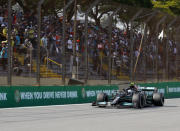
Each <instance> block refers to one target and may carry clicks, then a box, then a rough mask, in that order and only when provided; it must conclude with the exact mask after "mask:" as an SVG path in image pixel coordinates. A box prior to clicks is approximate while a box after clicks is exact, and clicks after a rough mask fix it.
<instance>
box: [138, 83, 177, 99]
mask: <svg viewBox="0 0 180 131" xmlns="http://www.w3.org/2000/svg"><path fill="white" fill-rule="evenodd" d="M139 86H141V87H157V88H158V91H159V92H162V93H164V96H165V98H180V82H162V83H144V84H139Z"/></svg>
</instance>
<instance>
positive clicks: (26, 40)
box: [0, 5, 177, 75]
mask: <svg viewBox="0 0 180 131" xmlns="http://www.w3.org/2000/svg"><path fill="white" fill-rule="evenodd" d="M62 20H63V18H62V17H57V16H54V15H49V16H44V17H43V18H42V22H41V44H40V46H41V52H40V54H41V62H43V61H44V58H45V57H46V56H47V55H48V56H49V57H52V58H53V57H56V58H57V59H61V56H62ZM66 25H67V30H66V43H65V44H66V45H65V46H66V52H68V53H70V54H72V51H73V44H74V43H76V52H77V54H79V56H78V57H80V56H84V53H85V43H84V41H85V34H84V28H85V27H84V22H82V21H81V20H79V21H78V22H77V33H76V42H74V41H73V37H74V31H73V20H72V21H70V22H69V23H66ZM7 31H8V11H7V6H6V5H3V6H0V59H1V62H0V64H1V66H2V69H3V70H7V56H8V55H7V54H8V48H7ZM107 32H108V31H107V30H106V29H104V28H101V27H99V26H97V25H95V24H93V23H89V24H88V54H89V57H90V58H92V60H93V62H92V64H93V70H94V71H96V72H98V73H101V72H100V68H101V66H102V63H105V64H108V63H107V62H108V55H109V47H110V45H109V42H108V36H109V35H108V33H107ZM133 38H134V52H133V56H134V62H135V60H136V59H137V57H138V56H139V54H140V59H139V60H140V61H139V63H143V62H145V61H146V63H147V65H148V66H147V67H148V68H149V69H152V68H154V67H153V65H152V63H153V62H154V61H155V59H156V58H155V56H156V53H155V52H156V48H158V61H159V67H161V68H163V66H164V63H165V53H164V51H165V44H164V43H165V41H164V40H159V42H158V47H156V42H155V40H156V39H155V38H154V37H152V36H150V35H149V36H148V38H147V40H146V45H144V43H143V46H142V49H139V45H140V42H141V39H142V34H141V33H139V32H138V31H137V32H134V37H133ZM168 43H169V54H170V56H172V57H171V58H172V59H173V60H174V59H175V56H176V53H177V49H176V43H175V42H174V41H173V40H169V42H168ZM11 46H12V51H13V66H14V69H17V67H22V66H25V67H26V66H27V67H28V65H29V64H30V57H31V51H32V58H35V57H36V49H37V18H36V17H35V16H29V14H24V13H23V12H22V11H21V10H19V11H17V10H16V11H13V13H12V37H11ZM111 46H112V63H113V67H114V68H116V69H117V75H118V74H119V72H120V69H121V70H122V69H124V70H127V71H129V69H130V68H129V65H130V35H129V31H127V30H122V29H119V28H117V27H113V30H112V43H111ZM16 54H19V55H23V56H24V62H23V65H22V63H21V62H18V58H17V55H16ZM143 57H145V61H143V60H144V59H143ZM83 60H84V59H83V57H82V59H80V58H79V60H78V61H79V62H80V63H82V62H83ZM173 60H172V61H173ZM143 66H144V64H141V68H139V71H141V70H142V67H143ZM142 71H143V70H142ZM21 72H22V70H21Z"/></svg>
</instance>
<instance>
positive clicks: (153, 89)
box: [138, 87, 157, 91]
mask: <svg viewBox="0 0 180 131" xmlns="http://www.w3.org/2000/svg"><path fill="white" fill-rule="evenodd" d="M138 90H142V91H157V88H156V87H138Z"/></svg>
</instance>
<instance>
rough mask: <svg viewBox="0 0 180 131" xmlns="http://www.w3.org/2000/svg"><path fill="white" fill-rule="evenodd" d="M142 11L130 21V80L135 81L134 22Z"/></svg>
mask: <svg viewBox="0 0 180 131" xmlns="http://www.w3.org/2000/svg"><path fill="white" fill-rule="evenodd" d="M142 11H143V10H142V9H141V10H139V11H138V12H137V13H136V14H135V15H134V16H133V17H132V19H131V20H130V24H131V30H130V80H131V81H134V74H133V53H134V52H133V51H134V50H133V48H134V38H133V36H134V35H133V28H134V23H133V21H134V20H135V19H136V18H137V17H138V16H139V15H140V14H141V13H142Z"/></svg>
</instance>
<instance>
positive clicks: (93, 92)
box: [0, 86, 118, 108]
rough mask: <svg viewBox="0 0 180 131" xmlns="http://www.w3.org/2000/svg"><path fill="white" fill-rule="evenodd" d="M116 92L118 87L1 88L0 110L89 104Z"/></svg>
mask: <svg viewBox="0 0 180 131" xmlns="http://www.w3.org/2000/svg"><path fill="white" fill-rule="evenodd" d="M115 90H118V86H39V87H33V86H12V87H0V108H8V107H24V106H44V105H63V104H80V103H89V102H92V101H94V100H96V96H97V94H98V93H100V92H105V93H107V94H108V95H111V94H112V93H114V91H115Z"/></svg>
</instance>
